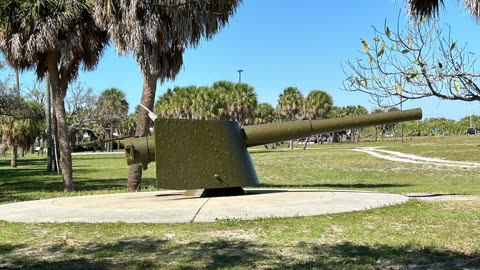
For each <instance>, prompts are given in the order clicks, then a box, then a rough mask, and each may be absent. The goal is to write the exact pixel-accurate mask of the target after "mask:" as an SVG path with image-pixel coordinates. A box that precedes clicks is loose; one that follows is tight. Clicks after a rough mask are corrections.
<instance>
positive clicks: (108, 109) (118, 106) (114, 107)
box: [95, 88, 128, 152]
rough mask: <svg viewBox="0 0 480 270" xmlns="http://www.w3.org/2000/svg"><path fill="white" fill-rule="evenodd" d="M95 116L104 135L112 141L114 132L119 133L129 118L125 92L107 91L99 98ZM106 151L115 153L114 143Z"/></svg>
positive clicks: (115, 89)
mask: <svg viewBox="0 0 480 270" xmlns="http://www.w3.org/2000/svg"><path fill="white" fill-rule="evenodd" d="M95 114H96V115H97V121H98V124H99V125H100V128H101V130H102V131H103V132H102V133H103V134H105V135H107V139H112V138H113V132H114V130H117V131H119V130H120V126H121V124H122V123H123V122H124V121H126V119H127V117H128V102H127V100H126V95H125V92H123V91H122V90H120V89H117V88H110V89H105V90H104V91H103V92H102V93H101V94H100V97H99V98H98V102H97V105H96V107H95ZM106 150H107V152H111V151H113V147H112V142H110V143H107V147H106Z"/></svg>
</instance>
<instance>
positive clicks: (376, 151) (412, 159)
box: [352, 147, 480, 168]
mask: <svg viewBox="0 0 480 270" xmlns="http://www.w3.org/2000/svg"><path fill="white" fill-rule="evenodd" d="M352 150H353V151H358V152H363V153H367V154H369V155H372V156H374V157H377V158H382V159H387V160H391V161H398V162H405V163H415V164H433V165H438V166H446V167H458V168H480V163H476V162H468V161H454V160H446V159H440V158H427V157H422V156H417V155H412V154H404V153H401V152H396V151H390V150H382V149H381V148H380V147H361V148H354V149H352Z"/></svg>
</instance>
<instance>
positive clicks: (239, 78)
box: [237, 69, 243, 83]
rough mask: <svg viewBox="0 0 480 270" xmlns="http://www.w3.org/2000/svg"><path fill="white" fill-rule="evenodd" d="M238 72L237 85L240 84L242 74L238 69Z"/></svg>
mask: <svg viewBox="0 0 480 270" xmlns="http://www.w3.org/2000/svg"><path fill="white" fill-rule="evenodd" d="M237 72H238V83H242V72H243V69H239V70H237Z"/></svg>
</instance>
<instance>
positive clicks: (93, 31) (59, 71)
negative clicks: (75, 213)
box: [0, 0, 108, 192]
mask: <svg viewBox="0 0 480 270" xmlns="http://www.w3.org/2000/svg"><path fill="white" fill-rule="evenodd" d="M91 11H92V5H91V1H90V0H77V1H71V0H56V1H52V0H15V1H0V50H1V51H2V53H3V55H4V56H5V59H6V61H7V63H8V64H9V65H11V66H12V67H14V68H18V69H19V70H20V71H23V70H27V69H34V70H35V73H36V75H37V78H38V79H42V78H44V77H45V75H46V74H47V72H48V74H49V81H50V85H51V87H52V96H53V107H54V111H55V119H56V121H57V127H58V130H57V131H58V142H59V148H60V153H61V154H60V163H61V167H62V176H63V183H64V191H67V192H68V191H73V175H72V157H71V151H70V145H69V137H68V127H67V123H66V117H65V104H64V100H65V95H66V92H67V87H68V84H69V83H70V82H71V81H72V80H74V79H75V78H76V77H77V75H78V69H79V68H80V67H83V68H84V69H87V70H90V69H93V68H94V67H95V65H96V64H97V62H98V59H99V57H100V56H101V54H102V52H103V49H104V48H105V46H106V45H107V42H108V37H107V33H106V32H105V31H102V30H101V29H99V28H98V27H97V26H96V24H95V22H94V20H93V17H92V16H91V15H92V12H91Z"/></svg>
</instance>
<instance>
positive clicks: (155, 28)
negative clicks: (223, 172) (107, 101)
mask: <svg viewBox="0 0 480 270" xmlns="http://www.w3.org/2000/svg"><path fill="white" fill-rule="evenodd" d="M95 2H96V12H95V17H96V19H97V21H98V22H99V23H100V25H102V26H103V27H104V29H106V30H107V31H108V33H109V35H110V37H111V39H112V40H113V42H114V44H115V47H116V48H117V52H119V53H120V54H130V53H132V54H133V56H134V57H135V59H136V60H137V63H138V65H139V67H140V69H141V71H142V74H143V78H144V82H143V91H142V97H141V101H140V102H141V103H142V104H143V105H144V106H146V107H147V108H148V109H149V110H153V105H154V101H155V92H156V87H157V81H158V80H160V81H161V82H163V81H164V80H166V79H173V78H175V76H176V75H177V74H178V72H179V71H180V68H181V66H182V65H183V58H182V55H183V52H184V50H185V48H186V47H187V46H196V45H198V43H199V42H200V40H202V39H204V38H206V39H208V38H211V37H212V36H213V35H214V34H215V33H217V32H218V31H219V30H220V29H221V28H222V27H223V26H224V25H225V24H226V23H227V22H228V19H229V17H230V16H231V15H232V14H233V13H234V11H235V9H236V7H237V6H238V5H239V4H240V0H210V1H184V0H170V1H149V2H145V1H141V0H124V1H111V0H95ZM150 125H151V124H150V122H149V120H148V115H147V112H146V111H145V110H143V111H142V112H141V113H140V114H139V117H138V120H137V130H136V133H135V135H136V136H145V135H147V134H148V130H149V126H150ZM141 177H142V167H141V165H133V166H130V170H129V175H128V190H129V191H131V192H132V191H138V190H140V187H141Z"/></svg>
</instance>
